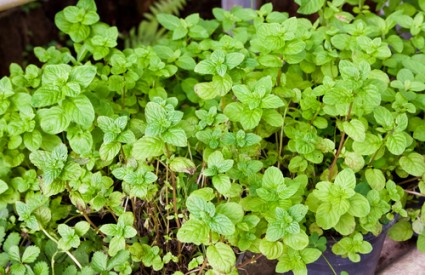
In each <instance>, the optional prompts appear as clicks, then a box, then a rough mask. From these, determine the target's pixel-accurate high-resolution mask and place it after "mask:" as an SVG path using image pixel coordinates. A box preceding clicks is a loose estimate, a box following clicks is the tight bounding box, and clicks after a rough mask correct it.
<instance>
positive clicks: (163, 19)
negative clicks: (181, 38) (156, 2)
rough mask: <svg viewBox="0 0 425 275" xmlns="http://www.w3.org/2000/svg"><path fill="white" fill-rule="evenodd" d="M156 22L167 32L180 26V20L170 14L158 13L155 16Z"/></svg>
mask: <svg viewBox="0 0 425 275" xmlns="http://www.w3.org/2000/svg"><path fill="white" fill-rule="evenodd" d="M156 18H157V19H158V22H159V23H160V24H161V25H162V26H164V28H166V29H167V30H171V31H173V30H175V29H176V28H177V27H179V26H180V24H181V23H180V19H179V18H178V17H176V16H174V15H171V14H165V13H160V14H157V15H156Z"/></svg>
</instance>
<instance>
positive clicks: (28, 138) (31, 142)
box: [24, 130, 43, 151]
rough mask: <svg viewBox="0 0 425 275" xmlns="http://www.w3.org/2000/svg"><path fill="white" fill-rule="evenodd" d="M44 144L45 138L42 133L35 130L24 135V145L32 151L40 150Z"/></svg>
mask: <svg viewBox="0 0 425 275" xmlns="http://www.w3.org/2000/svg"><path fill="white" fill-rule="evenodd" d="M42 142H43V136H42V135H41V133H40V131H38V130H34V131H32V132H26V133H25V134H24V144H25V147H27V149H28V150H30V151H35V150H38V149H39V148H40V146H41V144H42Z"/></svg>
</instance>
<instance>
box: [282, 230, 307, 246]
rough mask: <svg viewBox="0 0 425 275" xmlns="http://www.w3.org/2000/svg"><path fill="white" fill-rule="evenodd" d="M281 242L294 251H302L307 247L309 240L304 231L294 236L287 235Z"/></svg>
mask: <svg viewBox="0 0 425 275" xmlns="http://www.w3.org/2000/svg"><path fill="white" fill-rule="evenodd" d="M283 242H284V243H285V244H286V245H288V246H289V247H291V248H292V249H295V250H302V249H304V248H306V247H307V245H308V242H309V239H308V236H307V234H306V233H305V232H304V231H301V232H299V233H296V234H288V235H287V236H285V238H283Z"/></svg>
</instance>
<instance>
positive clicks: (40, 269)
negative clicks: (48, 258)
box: [33, 262, 50, 275]
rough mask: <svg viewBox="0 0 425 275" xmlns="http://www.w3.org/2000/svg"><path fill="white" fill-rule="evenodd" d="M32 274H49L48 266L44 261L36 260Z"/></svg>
mask: <svg viewBox="0 0 425 275" xmlns="http://www.w3.org/2000/svg"><path fill="white" fill-rule="evenodd" d="M33 271H34V274H35V275H49V274H50V273H49V266H48V265H47V263H46V262H37V263H36V264H35V265H34V269H33Z"/></svg>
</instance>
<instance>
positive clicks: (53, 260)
mask: <svg viewBox="0 0 425 275" xmlns="http://www.w3.org/2000/svg"><path fill="white" fill-rule="evenodd" d="M58 252H59V251H56V252H55V254H53V256H52V260H51V261H50V265H51V267H52V275H55V257H56V254H58Z"/></svg>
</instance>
